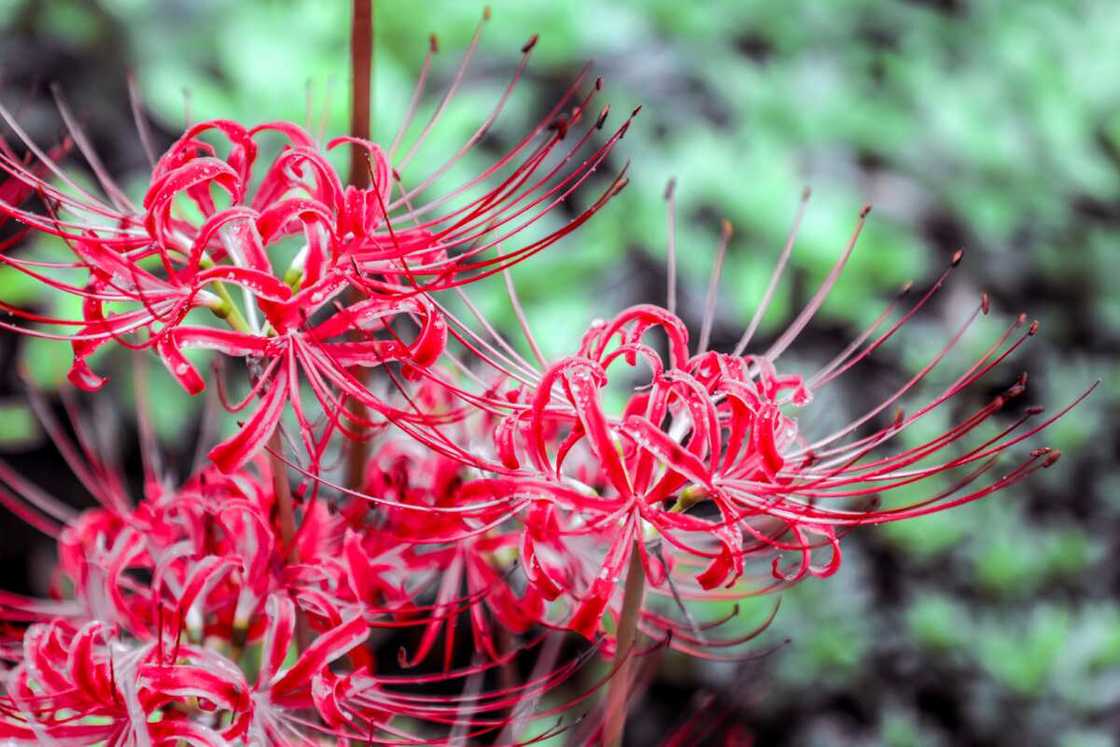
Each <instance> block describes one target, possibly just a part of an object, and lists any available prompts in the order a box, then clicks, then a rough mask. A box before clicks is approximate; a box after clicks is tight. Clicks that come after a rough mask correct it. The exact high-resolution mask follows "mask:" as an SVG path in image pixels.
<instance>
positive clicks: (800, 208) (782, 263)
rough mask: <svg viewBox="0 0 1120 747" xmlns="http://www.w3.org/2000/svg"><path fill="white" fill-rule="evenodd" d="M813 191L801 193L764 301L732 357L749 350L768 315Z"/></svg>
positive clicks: (807, 189) (760, 303) (764, 295)
mask: <svg viewBox="0 0 1120 747" xmlns="http://www.w3.org/2000/svg"><path fill="white" fill-rule="evenodd" d="M811 194H812V191H811V190H810V189H809V188H808V187H806V188H805V189H803V190H802V191H801V202H799V203H798V205H797V213H796V214H795V215H794V217H793V226H792V227H791V228H790V229H789V235H788V236H787V237H786V243H785V246H783V247H782V253H781V255H779V257H778V261H777V263H776V264H775V265H774V271H773V273H771V275H770V282H769V284H767V286H766V292H765V293H763V294H762V300H761V301H759V304H758V308H757V309H755V312H754V316H753V317H751V323H750V324H748V325H747V328H746V330H744V331H743V336H742V337H740V338H739V342H738V343H736V344H735V349H734V350H732V351H731V354H732V355H735V356H739V355H742V354H743V351H744V350H746V349H747V345H749V344H750V342H751V339H752V338H753V337H754V333H755V332H756V331H757V330H758V325H759V324H761V323H762V317H764V316H765V315H766V310H767V309H769V308H770V301H771V300H772V299H773V298H774V291H775V290H777V288H778V281H779V280H781V279H782V273H783V272H785V269H786V264H787V263H788V262H789V257H790V254H792V253H793V245H794V243H795V242H796V241H797V233H798V232H799V231H800V230H801V220H802V219H803V218H804V217H805V208H806V207H807V206H808V205H809V197H810V195H811Z"/></svg>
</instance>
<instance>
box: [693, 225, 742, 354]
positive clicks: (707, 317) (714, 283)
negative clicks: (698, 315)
mask: <svg viewBox="0 0 1120 747" xmlns="http://www.w3.org/2000/svg"><path fill="white" fill-rule="evenodd" d="M733 232H734V231H733V229H732V228H731V221H729V220H727V219H724V220H723V221H722V223H720V235H719V248H718V249H717V250H716V260H715V262H713V263H712V277H711V279H710V280H709V281H708V295H707V298H706V299H705V301H704V321H703V322H702V323H701V326H700V341H699V342H698V343H697V344H696V352H697V353H698V354H699V353H704V352H706V351H707V350H708V342H709V340H710V339H711V333H712V322H713V321H714V319H715V315H716V296H717V294H718V293H719V276H720V273H721V272H723V258H724V257H725V256H726V255H727V245H728V244H729V243H730V242H731V235H732V233H733Z"/></svg>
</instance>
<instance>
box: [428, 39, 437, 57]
mask: <svg viewBox="0 0 1120 747" xmlns="http://www.w3.org/2000/svg"><path fill="white" fill-rule="evenodd" d="M428 49H429V50H430V51H431V53H432V54H439V37H438V36H436V35H435V34H429V35H428Z"/></svg>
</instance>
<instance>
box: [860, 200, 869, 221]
mask: <svg viewBox="0 0 1120 747" xmlns="http://www.w3.org/2000/svg"><path fill="white" fill-rule="evenodd" d="M870 212H871V203H870V202H867V203H864V205H863V207H861V208H860V209H859V217H860V218H861V219H862V218H866V217H867V215H868V213H870Z"/></svg>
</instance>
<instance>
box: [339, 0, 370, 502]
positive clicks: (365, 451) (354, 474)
mask: <svg viewBox="0 0 1120 747" xmlns="http://www.w3.org/2000/svg"><path fill="white" fill-rule="evenodd" d="M350 71H351V73H350V84H351V87H350V134H351V135H352V136H353V137H356V138H360V139H362V140H369V139H370V120H371V115H372V106H373V104H372V100H371V99H372V96H371V91H372V87H373V86H372V82H373V0H354V2H353V13H352V23H351V27H350ZM347 183H348V184H350V185H351V186H354V187H356V188H358V189H366V188H367V187H369V183H370V173H369V164H368V163H367V162H366V158H365V152H364V151H363V150H362V148H361V147H360V146H358V145H351V146H350V174H349V176H348V177H347ZM352 295H353V294H352ZM351 374H353V375H354V376H355V377H356V378H357V379H358V380H359V381H361V382H362V383H363V384H364V383H365V381H366V378H367V374H368V369H366V368H363V367H361V366H358V367H355V368H354V370H352V371H351ZM351 411H352V412H353V413H354V416H355V419H356V421H357V422H361V421H363V420H365V419H366V417H367V415H368V412H367V410H366V406H365V405H364V404H362V403H360V402H355V403H353V404H352V405H351ZM362 435H364V434H362ZM368 460H369V441H367V440H366V439H364V438H359V439H357V440H355V441H352V442H351V443H350V450H349V452H348V453H347V455H346V486H347V487H348V488H350V489H351V490H361V489H362V483H363V482H364V480H363V477H364V475H365V467H366V462H367V461H368Z"/></svg>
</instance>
